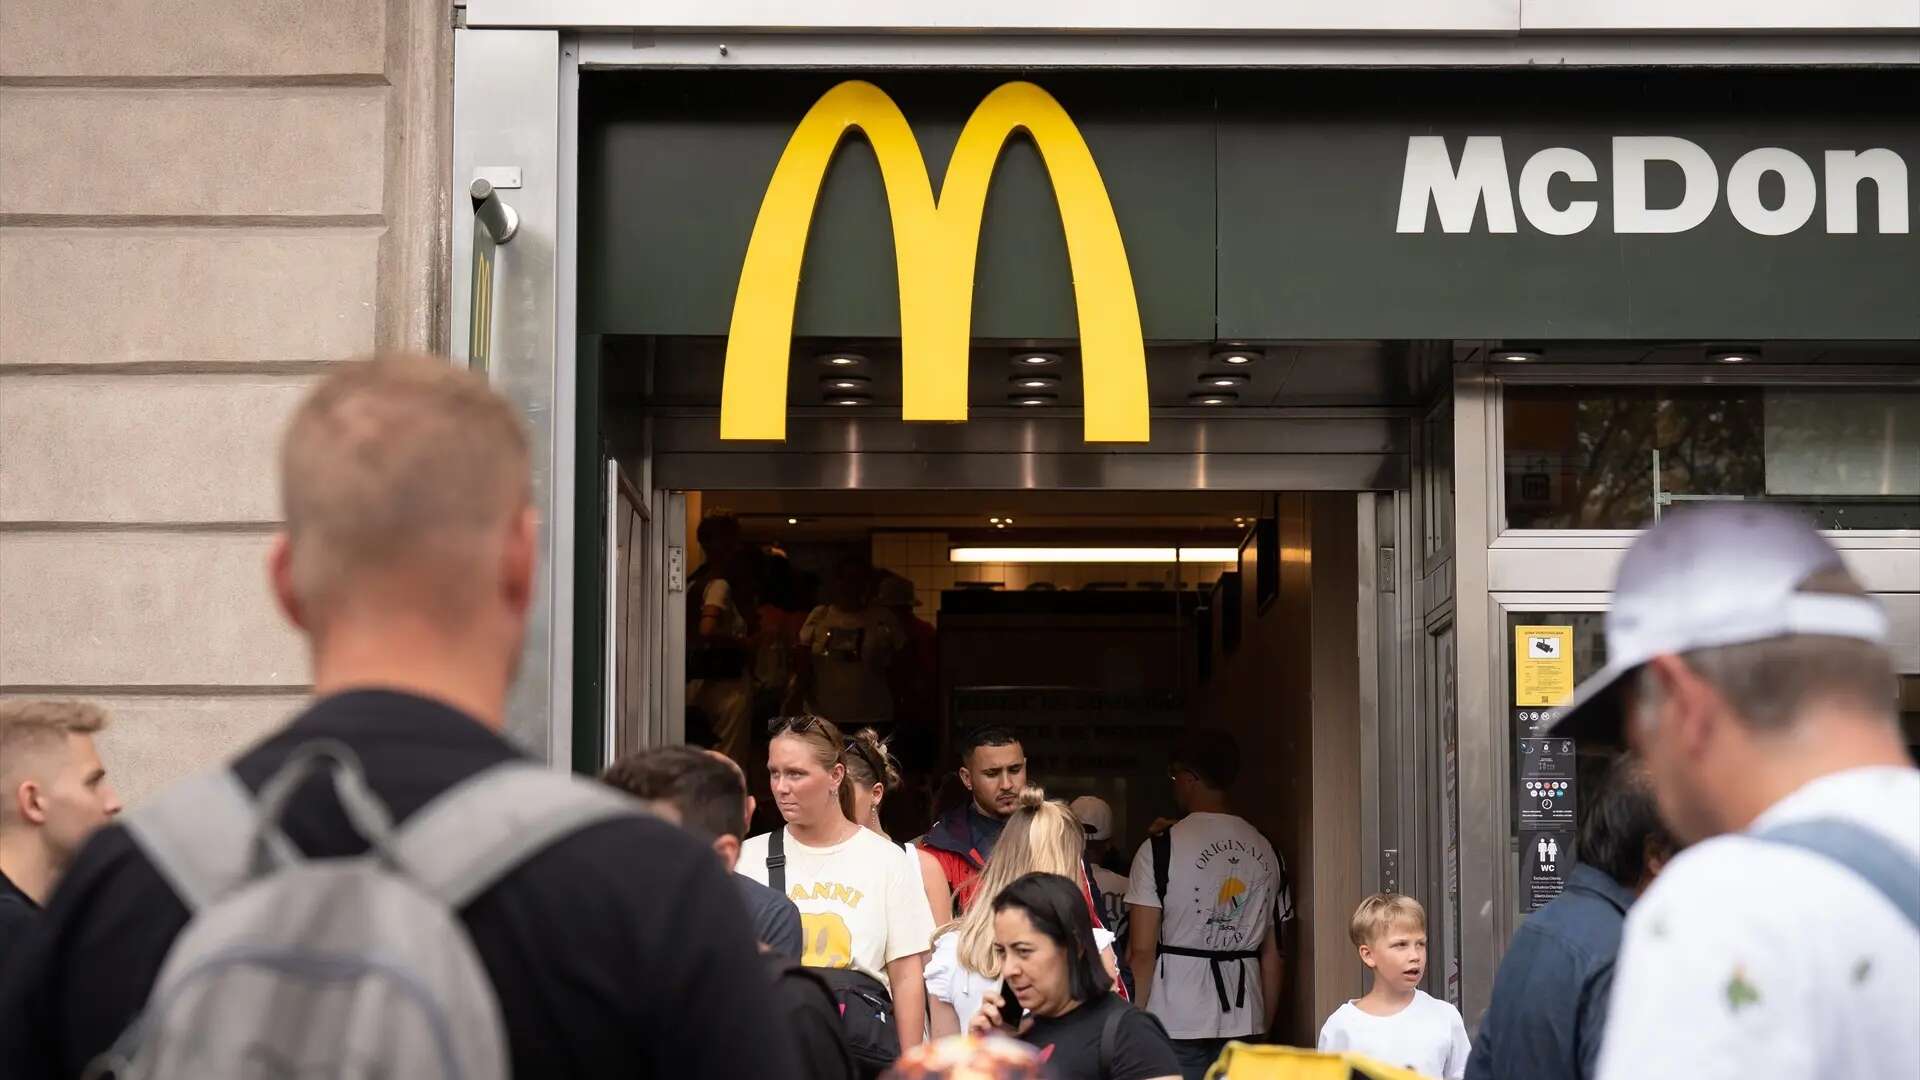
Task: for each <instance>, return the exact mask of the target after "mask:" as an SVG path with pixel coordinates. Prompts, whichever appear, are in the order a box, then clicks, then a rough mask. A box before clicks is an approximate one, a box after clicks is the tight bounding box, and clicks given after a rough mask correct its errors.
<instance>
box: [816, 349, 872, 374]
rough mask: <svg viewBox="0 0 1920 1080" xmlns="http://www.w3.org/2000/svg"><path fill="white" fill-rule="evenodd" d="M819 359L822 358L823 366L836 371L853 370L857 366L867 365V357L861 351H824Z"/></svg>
mask: <svg viewBox="0 0 1920 1080" xmlns="http://www.w3.org/2000/svg"><path fill="white" fill-rule="evenodd" d="M819 359H820V363H821V364H822V365H823V366H825V367H830V368H833V369H834V370H836V371H851V370H853V369H854V368H857V367H866V366H867V358H866V357H864V356H861V355H860V354H859V353H852V352H830V353H822V354H821V355H820V358H819Z"/></svg>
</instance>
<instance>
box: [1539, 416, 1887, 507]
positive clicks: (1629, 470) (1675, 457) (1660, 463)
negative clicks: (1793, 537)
mask: <svg viewBox="0 0 1920 1080" xmlns="http://www.w3.org/2000/svg"><path fill="white" fill-rule="evenodd" d="M1502 421H1503V424H1504V427H1505V435H1506V454H1505V461H1504V467H1505V478H1506V484H1505V486H1506V516H1507V527H1508V528H1512V529H1639V528H1645V527H1647V526H1648V525H1650V524H1652V523H1653V521H1654V519H1655V517H1656V516H1657V513H1664V512H1668V511H1671V510H1673V509H1675V508H1677V507H1682V506H1686V505H1690V504H1693V503H1698V502H1703V501H1726V500H1734V499H1740V500H1760V501H1764V502H1769V503H1778V504H1784V505H1789V506H1794V507H1798V508H1801V509H1803V510H1804V511H1805V512H1806V513H1808V514H1809V515H1810V516H1812V517H1813V518H1814V519H1815V520H1816V521H1817V522H1818V523H1819V524H1820V526H1821V527H1822V528H1826V529H1911V528H1920V389H1915V388H1911V387H1824V386H1823V387H1809V386H1641V387H1628V386H1607V387H1601V386H1509V387H1508V388H1507V390H1506V394H1505V410H1504V415H1503V417H1502Z"/></svg>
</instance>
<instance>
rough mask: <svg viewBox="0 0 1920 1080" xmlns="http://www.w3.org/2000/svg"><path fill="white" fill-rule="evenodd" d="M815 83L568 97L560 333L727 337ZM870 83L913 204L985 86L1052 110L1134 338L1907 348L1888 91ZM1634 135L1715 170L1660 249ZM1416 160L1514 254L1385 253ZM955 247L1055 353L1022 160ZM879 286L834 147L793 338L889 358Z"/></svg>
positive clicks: (1555, 84)
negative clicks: (571, 123) (750, 242)
mask: <svg viewBox="0 0 1920 1080" xmlns="http://www.w3.org/2000/svg"><path fill="white" fill-rule="evenodd" d="M841 77H842V76H839V75H830V74H825V73H793V74H773V75H761V74H740V73H677V74H630V73H623V74H617V75H616V74H601V73H590V74H589V76H588V77H587V78H586V81H585V83H584V84H583V110H582V137H581V146H582V166H581V192H582V204H581V217H580V251H581V271H580V275H579V280H580V282H581V286H580V290H581V291H580V317H581V326H582V328H583V329H584V330H588V331H592V332H599V333H616V334H662V335H719V334H724V333H725V332H726V329H727V324H728V321H729V317H730V313H731V309H732V303H733V294H734V287H735V284H736V282H737V280H738V274H739V269H740V261H741V258H742V256H743V255H744V253H745V250H746V244H747V238H748V236H749V234H750V233H751V230H752V227H753V222H754V218H755V215H756V213H757V211H758V209H759V204H760V199H761V196H762V194H763V193H764V191H765V187H766V184H767V181H768V179H769V177H770V176H771V175H772V172H773V168H774V165H775V163H776V162H777V161H778V159H779V156H780V152H781V150H782V148H783V147H784V146H785V143H786V140H787V137H788V136H789V135H790V134H791V132H792V130H793V127H794V125H795V123H797V121H798V120H799V118H800V117H801V115H803V114H804V113H805V111H806V109H807V108H808V106H810V105H811V104H812V103H813V101H814V100H816V99H817V98H818V97H819V95H820V94H821V93H823V92H824V91H825V90H826V89H827V88H828V87H830V86H831V85H833V83H834V82H836V81H838V79H839V78H841ZM868 77H869V78H870V80H871V81H873V82H875V83H877V84H878V85H879V86H881V88H882V89H884V90H886V91H887V92H888V93H889V94H890V95H892V96H893V98H894V99H895V100H896V101H897V102H898V103H899V104H900V106H901V108H902V109H903V111H904V112H905V114H906V116H907V118H908V120H909V121H910V122H911V123H912V125H913V126H914V129H915V131H916V132H917V133H918V135H919V139H920V145H921V148H922V152H923V154H924V155H925V157H926V160H927V165H928V169H929V172H930V173H931V174H932V176H933V178H934V181H935V183H936V185H937V184H938V182H939V180H940V177H941V176H942V174H943V173H944V170H945V167H946V162H947V158H948V156H949V154H950V153H951V151H952V148H953V144H954V141H955V139H956V138H957V136H958V133H959V130H960V127H961V125H962V124H963V123H964V121H965V119H966V116H967V115H968V113H969V112H970V111H971V110H972V109H973V107H974V105H975V104H977V103H978V102H979V100H980V99H981V98H982V97H983V96H984V95H985V94H986V93H987V92H988V91H989V90H991V89H992V88H993V87H994V86H995V85H997V84H998V83H1000V82H1002V81H1005V80H1007V79H1012V78H1028V79H1031V80H1032V81H1035V82H1037V83H1039V84H1040V85H1041V86H1043V87H1045V88H1047V89H1048V90H1049V91H1051V92H1052V93H1053V94H1054V95H1055V96H1056V97H1058V98H1059V99H1060V101H1061V102H1062V104H1063V105H1064V106H1065V107H1066V108H1067V110H1068V112H1069V113H1070V114H1071V115H1072V116H1073V117H1074V118H1075V120H1076V122H1077V123H1078V124H1079V126H1080V128H1081V130H1082V132H1083V133H1084V134H1085V137H1086V140H1087V143H1088V145H1089V147H1090V148H1091V150H1092V151H1093V155H1094V158H1095V160H1096V161H1097V162H1098V164H1099V167H1100V170H1101V173H1102V175H1103V177H1104V178H1105V182H1106V186H1107V189H1108V192H1109V196H1110V198H1111V199H1112V202H1113V205H1114V210H1115V216H1116V219H1117V220H1118V222H1119V225H1120V229H1121V234H1122V236H1123V237H1124V239H1125V242H1126V246H1127V253H1128V262H1129V264H1130V266H1131V268H1132V271H1133V276H1134V285H1135V291H1136V294H1137V296H1138V300H1139V305H1140V310H1141V316H1142V322H1143V326H1144V329H1145V332H1146V335H1147V336H1148V338H1150V339H1152V340H1157V341H1176V342H1177V341H1211V340H1227V341H1233V340H1248V341H1276V340H1277V341H1291V340H1353V339H1368V340H1383V339H1387V340H1391V339H1447V338H1506V339H1525V338H1542V339H1560V340H1565V339H1592V340H1626V339H1638V340H1648V339H1715V338H1726V339H1769V338H1807V339H1828V340H1834V339H1894V340H1898V339H1916V338H1920V234H1916V233H1915V232H1914V231H1913V228H1914V225H1915V223H1916V222H1920V201H1917V200H1920V94H1916V92H1915V90H1914V87H1913V84H1912V78H1911V75H1910V74H1908V73H1903V72H1893V71H1881V72H1875V71H1866V72H1820V71H1798V72H1779V73H1769V74H1755V73H1731V72H1709V71H1698V72H1659V73H1653V72H1578V71H1538V72H1505V73H1477V74H1475V73H1443V72H1401V73H1372V72H1369V73H1360V72H1345V73H1341V72H1328V73H1298V72H1296V73H1280V72H1269V73H1253V72H1238V73H1235V72H1226V73H1211V74H1192V73H1171V72H1154V71H1137V72H1112V73H1087V72H1052V71H1040V72H1024V73H988V72H964V73H900V72H881V73H874V74H871V75H869V76H868ZM1644 137H1660V138H1673V139H1680V140H1685V142H1686V144H1687V145H1688V146H1690V147H1693V148H1696V149H1697V152H1698V154H1699V155H1704V160H1705V162H1706V167H1707V168H1708V169H1709V170H1710V172H1711V183H1710V186H1711V189H1712V190H1711V192H1710V194H1711V210H1710V212H1708V213H1706V214H1705V215H1704V217H1702V218H1701V219H1700V220H1699V221H1698V222H1697V223H1695V224H1692V225H1691V226H1690V227H1688V228H1686V229H1684V230H1682V231H1676V232H1669V233H1648V232H1636V231H1633V230H1634V228H1635V225H1634V223H1633V222H1632V221H1631V220H1627V219H1625V218H1621V217H1620V216H1619V215H1620V207H1621V206H1622V205H1629V206H1630V205H1631V203H1630V202H1628V201H1627V200H1625V198H1624V194H1625V193H1623V192H1620V191H1616V190H1615V186H1616V184H1615V176H1614V172H1613V168H1614V160H1615V156H1616V154H1615V149H1616V145H1615V140H1616V139H1618V138H1644ZM1436 139H1437V140H1438V142H1439V145H1441V146H1443V147H1444V151H1445V158H1444V160H1443V165H1445V167H1446V168H1447V169H1448V170H1449V172H1448V173H1447V175H1445V176H1443V177H1439V178H1438V179H1435V174H1432V173H1431V172H1428V173H1420V172H1419V171H1418V170H1417V169H1416V170H1415V172H1416V180H1417V179H1419V177H1420V176H1422V175H1424V176H1426V177H1427V178H1428V181H1429V182H1432V183H1434V184H1436V185H1437V186H1438V187H1439V188H1441V189H1446V188H1448V187H1449V185H1452V184H1454V183H1456V180H1455V177H1454V174H1453V172H1452V171H1451V170H1454V169H1455V168H1456V167H1459V166H1461V165H1462V163H1463V162H1464V160H1465V158H1466V152H1467V148H1468V145H1469V142H1468V140H1470V139H1478V140H1481V145H1482V149H1483V150H1484V148H1485V146H1486V145H1487V143H1486V140H1495V141H1497V145H1498V153H1499V158H1500V161H1501V163H1502V164H1503V168H1502V169H1500V170H1499V171H1498V177H1497V181H1488V183H1489V186H1488V187H1486V188H1485V189H1484V191H1483V190H1482V189H1480V188H1478V187H1471V186H1470V187H1469V188H1463V189H1461V190H1462V191H1469V192H1470V193H1471V194H1474V195H1475V196H1476V197H1478V196H1483V195H1488V194H1495V195H1496V197H1494V198H1493V199H1492V200H1491V202H1492V204H1493V205H1495V206H1496V207H1499V206H1511V208H1512V211H1511V215H1512V222H1513V224H1512V231H1495V230H1494V229H1493V228H1491V227H1490V226H1491V225H1492V224H1493V223H1494V217H1495V216H1497V215H1494V214H1490V211H1489V204H1488V203H1487V202H1480V203H1479V205H1477V207H1476V209H1475V210H1474V212H1473V214H1472V217H1471V220H1470V221H1466V220H1464V219H1462V218H1461V217H1459V216H1458V215H1457V209H1456V214H1455V215H1454V216H1452V219H1451V221H1450V222H1448V223H1446V224H1443V221H1444V218H1443V215H1442V214H1441V213H1440V211H1439V208H1438V206H1437V205H1431V204H1429V202H1430V201H1429V200H1424V199H1423V200H1422V206H1423V207H1424V214H1423V215H1422V216H1421V219H1422V221H1423V222H1424V229H1423V230H1416V231H1402V222H1401V220H1400V217H1401V202H1402V195H1403V188H1404V187H1405V185H1406V181H1407V173H1408V171H1409V168H1410V147H1412V145H1413V140H1429V141H1430V140H1436ZM1428 145H1429V146H1431V145H1432V143H1431V142H1429V143H1428ZM1556 148H1564V149H1556ZM1542 151H1551V153H1550V154H1549V157H1552V158H1555V159H1556V160H1557V161H1559V162H1561V163H1564V162H1566V161H1567V160H1569V158H1568V156H1567V155H1568V153H1569V152H1575V153H1577V155H1578V157H1577V158H1575V159H1573V160H1581V161H1584V162H1587V163H1590V164H1591V166H1592V168H1593V170H1594V178H1593V179H1592V180H1591V181H1583V180H1580V179H1579V178H1577V177H1571V176H1568V175H1565V174H1559V175H1554V176H1552V177H1551V178H1550V179H1548V180H1546V181H1545V182H1544V183H1543V184H1542V183H1540V182H1539V177H1538V176H1536V177H1535V183H1534V185H1533V186H1534V188H1535V189H1536V190H1534V192H1533V194H1534V196H1535V198H1534V199H1533V201H1531V202H1529V200H1528V198H1527V197H1526V196H1525V194H1524V192H1525V190H1526V189H1527V188H1528V183H1527V181H1526V179H1525V178H1526V176H1527V175H1528V165H1529V162H1531V161H1534V160H1535V157H1536V155H1539V154H1540V153H1541V152H1542ZM1754 151H1762V154H1761V158H1765V159H1766V163H1768V164H1770V165H1780V164H1781V163H1783V162H1784V164H1785V167H1786V168H1788V169H1789V170H1798V169H1799V168H1800V167H1801V166H1800V165H1795V164H1794V162H1799V163H1801V164H1802V165H1804V170H1805V171H1804V178H1805V182H1804V183H1802V182H1801V181H1794V183H1793V184H1790V183H1789V180H1788V179H1787V178H1785V177H1784V176H1783V174H1782V173H1780V172H1779V171H1778V169H1773V170H1771V171H1768V170H1755V169H1751V168H1749V169H1748V172H1749V173H1751V174H1752V175H1751V176H1748V177H1746V178H1745V179H1744V180H1741V181H1738V182H1737V181H1736V176H1735V174H1736V171H1737V167H1738V163H1739V162H1741V161H1742V159H1743V158H1745V157H1746V156H1747V155H1749V154H1750V153H1752V152H1754ZM1830 151H1831V152H1862V151H1880V152H1882V154H1883V159H1884V155H1886V154H1891V155H1892V156H1893V157H1894V158H1895V159H1897V162H1898V164H1899V166H1900V170H1901V172H1902V175H1904V177H1905V184H1904V191H1903V192H1901V193H1900V198H1901V199H1902V200H1903V205H1904V207H1905V210H1906V213H1905V215H1904V216H1905V218H1906V231H1904V232H1887V231H1884V230H1886V229H1887V228H1888V227H1890V226H1891V225H1892V224H1893V218H1892V217H1889V218H1887V219H1885V220H1883V218H1882V215H1881V213H1880V208H1879V206H1878V203H1879V189H1878V187H1877V186H1876V183H1875V182H1873V181H1867V182H1865V183H1861V184H1859V185H1858V186H1857V189H1856V193H1857V203H1858V213H1857V226H1856V227H1857V230H1858V231H1856V232H1852V233H1846V232H1842V231H1837V230H1836V229H1835V228H1834V227H1833V224H1832V223H1830V222H1829V219H1828V212H1829V208H1830V206H1832V205H1834V200H1835V199H1836V198H1838V197H1839V196H1840V195H1841V194H1842V193H1841V192H1839V191H1836V190H1835V188H1834V184H1833V182H1832V180H1833V178H1832V176H1831V175H1830V173H1829V169H1828V165H1827V161H1826V156H1827V154H1828V153H1829V152H1830ZM1692 152H1694V151H1689V153H1692ZM1476 160H1479V161H1480V162H1481V164H1482V165H1484V164H1485V161H1486V159H1484V158H1480V159H1476ZM1547 160H1548V159H1547V158H1542V159H1541V161H1542V162H1543V163H1544V162H1545V161H1547ZM1759 160H1760V158H1755V159H1752V160H1750V161H1749V163H1748V164H1749V166H1751V165H1753V164H1754V163H1755V162H1758V161H1759ZM1883 164H1884V160H1883ZM1536 171H1537V172H1539V174H1540V175H1545V172H1544V170H1536ZM1881 171H1882V172H1883V173H1885V170H1884V169H1882V170H1881ZM1474 175H1475V176H1477V177H1478V179H1479V180H1486V179H1487V177H1488V176H1489V175H1490V174H1488V173H1486V172H1485V171H1484V170H1483V171H1482V172H1480V173H1477V174H1474ZM1634 175H1638V176H1643V177H1644V183H1645V188H1646V197H1645V199H1644V205H1645V206H1646V207H1647V208H1649V209H1650V210H1653V211H1656V212H1657V211H1660V210H1663V209H1667V208H1672V207H1675V206H1678V205H1680V204H1682V202H1683V201H1684V197H1685V195H1686V193H1687V188H1686V183H1687V182H1686V179H1685V175H1686V174H1685V173H1684V172H1683V171H1682V167H1681V166H1680V165H1677V164H1674V163H1671V162H1667V161H1664V160H1653V161H1650V162H1649V163H1648V164H1646V165H1645V166H1644V167H1643V168H1638V169H1637V170H1635V171H1634ZM1886 175H1889V176H1890V175H1891V174H1886ZM1754 177H1757V179H1755V178H1754ZM1698 179H1699V177H1698V176H1696V183H1695V190H1696V191H1699V192H1703V193H1704V192H1705V188H1703V187H1702V186H1701V185H1700V184H1699V183H1698ZM1796 184H1797V185H1800V186H1798V187H1795V186H1794V185H1796ZM1807 185H1810V186H1807ZM1790 187H1791V188H1793V190H1790ZM1496 189H1497V190H1496ZM1736 189H1739V190H1740V191H1742V192H1743V193H1744V194H1743V195H1742V196H1741V197H1742V198H1743V199H1744V200H1745V202H1744V203H1743V204H1742V205H1743V211H1742V214H1743V215H1744V216H1745V217H1746V218H1747V219H1748V221H1747V223H1746V224H1743V223H1742V221H1741V219H1740V216H1737V215H1736V213H1735V211H1734V206H1733V193H1734V192H1735V190H1736ZM1416 190H1417V191H1422V192H1424V189H1423V188H1419V187H1418V185H1416ZM1889 190H1894V187H1893V186H1892V185H1891V184H1890V185H1889ZM1543 193H1544V203H1543V202H1541V201H1540V196H1541V195H1542V194H1543ZM1803 196H1804V197H1810V198H1811V199H1812V200H1813V202H1812V204H1811V209H1810V210H1808V211H1807V213H1806V215H1805V220H1804V223H1802V224H1798V225H1797V227H1794V228H1792V229H1791V230H1790V231H1787V232H1785V233H1784V234H1783V235H1764V234H1763V232H1762V231H1756V230H1755V228H1754V224H1753V223H1754V222H1755V221H1764V220H1769V218H1768V215H1773V214H1776V213H1778V212H1779V211H1780V210H1781V208H1782V207H1783V206H1791V205H1792V204H1793V202H1794V200H1795V199H1798V198H1801V197H1803ZM1584 202H1590V203H1592V204H1594V206H1593V209H1594V214H1593V219H1592V221H1591V223H1590V224H1587V225H1586V226H1585V227H1584V228H1581V229H1579V230H1578V231H1574V232H1571V233H1570V234H1567V235H1555V234H1554V233H1553V232H1551V231H1549V230H1550V228H1552V227H1553V226H1552V224H1551V223H1552V220H1553V219H1554V218H1555V215H1558V214H1564V213H1565V212H1566V211H1567V210H1568V209H1569V208H1570V207H1572V206H1574V205H1576V204H1578V203H1584ZM1542 206H1544V207H1545V210H1544V212H1542V211H1541V207H1542ZM1898 216H1899V215H1898V214H1896V215H1894V217H1898ZM1627 217H1629V218H1630V217H1631V215H1627ZM1536 219H1538V220H1536ZM1562 228H1564V226H1562ZM1763 228H1764V227H1763ZM1450 230H1452V231H1450ZM980 245H981V247H980V260H979V268H978V275H977V280H976V285H975V298H974V334H975V336H976V337H978V338H983V339H1001V340H1015V341H1018V340H1022V339H1038V340H1055V339H1071V338H1073V337H1074V336H1076V334H1077V330H1076V320H1075V310H1074V298H1073V292H1072V286H1071V274H1070V270H1069V267H1068V264H1067V257H1066V250H1065V244H1064V240H1063V237H1062V234H1061V228H1060V220H1059V215H1058V213H1057V211H1056V209H1055V206H1054V203H1053V196H1052V190H1051V187H1050V185H1049V184H1048V182H1047V178H1046V173H1045V168H1044V165H1043V164H1042V162H1041V160H1040V158H1039V155H1038V153H1037V152H1036V150H1035V149H1034V147H1033V146H1032V145H1031V143H1029V142H1028V141H1026V140H1025V139H1024V137H1016V138H1015V140H1014V141H1012V142H1011V143H1009V144H1008V147H1007V149H1006V151H1005V153H1004V155H1003V156H1002V158H1001V160H1000V164H999V166H998V169H997V172H996V174H995V183H994V186H993V188H992V189H991V193H990V195H989V200H988V206H987V213H986V221H985V224H984V226H983V228H982V232H981V239H980ZM894 274H895V267H894V254H893V243H892V232H891V227H890V224H889V220H888V215H887V210H886V200H885V194H884V190H883V188H882V185H881V183H880V178H879V173H878V170H877V168H876V166H875V163H874V160H873V156H872V153H871V151H870V150H869V149H868V148H867V146H866V145H865V143H864V142H863V141H862V140H860V139H859V138H858V137H857V136H856V137H852V138H850V139H849V140H848V142H847V143H846V144H844V145H843V147H842V150H841V152H840V154H839V155H838V157H837V158H836V159H835V163H834V165H833V167H832V168H831V169H830V170H829V172H828V175H827V179H826V181H825V183H824V185H823V187H822V191H821V195H820V200H819V204H818V207H817V209H816V212H815V216H814V220H813V227H812V233H811V236H810V239H809V244H808V249H807V257H806V262H805V268H804V270H803V273H802V279H801V282H800V286H799V304H798V309H797V314H796V320H795V321H796V326H795V333H796V334H797V335H799V336H808V337H825V338H832V337H891V336H894V335H896V334H897V333H898V332H899V317H898V311H897V306H896V305H897V288H896V285H895V278H894ZM1096 317H1097V313H1096Z"/></svg>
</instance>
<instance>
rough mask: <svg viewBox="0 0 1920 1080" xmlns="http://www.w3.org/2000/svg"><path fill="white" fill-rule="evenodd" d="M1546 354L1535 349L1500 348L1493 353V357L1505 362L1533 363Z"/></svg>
mask: <svg viewBox="0 0 1920 1080" xmlns="http://www.w3.org/2000/svg"><path fill="white" fill-rule="evenodd" d="M1545 356H1546V354H1545V353H1543V352H1539V351H1538V350H1534V349H1499V350H1497V351H1495V352H1494V354H1493V358H1494V359H1495V360H1498V361H1500V362H1501V363H1503V364H1531V363H1534V362H1535V361H1537V360H1541V359H1543V358H1544V357H1545Z"/></svg>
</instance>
